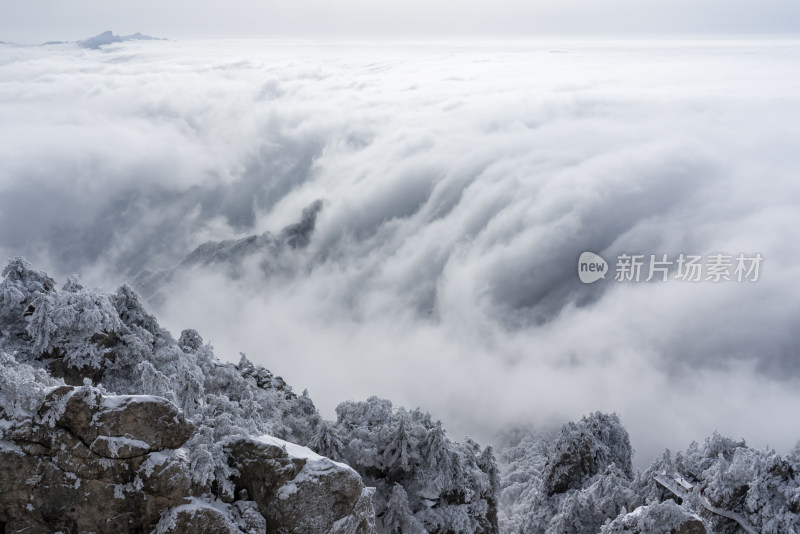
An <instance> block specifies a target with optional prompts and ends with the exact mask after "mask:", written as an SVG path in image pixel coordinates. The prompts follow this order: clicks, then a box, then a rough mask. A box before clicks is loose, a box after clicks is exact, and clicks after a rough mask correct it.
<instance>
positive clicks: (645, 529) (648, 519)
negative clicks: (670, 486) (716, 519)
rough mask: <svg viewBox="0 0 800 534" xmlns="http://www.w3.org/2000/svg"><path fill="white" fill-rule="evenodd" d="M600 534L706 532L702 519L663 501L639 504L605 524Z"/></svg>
mask: <svg viewBox="0 0 800 534" xmlns="http://www.w3.org/2000/svg"><path fill="white" fill-rule="evenodd" d="M600 532H601V534H706V532H707V530H706V527H705V525H704V524H703V521H702V520H701V519H700V517H698V516H697V515H695V514H693V513H691V512H689V511H688V510H686V509H685V508H683V507H681V506H679V505H677V504H675V502H673V501H664V502H661V503H657V504H653V505H650V506H640V507H639V508H637V509H636V510H634V511H633V512H631V513H629V514H626V515H624V516H620V517H618V518H616V519H615V520H614V521H612V522H611V523H609V524H608V525H605V526H604V527H603V529H602V530H601V531H600Z"/></svg>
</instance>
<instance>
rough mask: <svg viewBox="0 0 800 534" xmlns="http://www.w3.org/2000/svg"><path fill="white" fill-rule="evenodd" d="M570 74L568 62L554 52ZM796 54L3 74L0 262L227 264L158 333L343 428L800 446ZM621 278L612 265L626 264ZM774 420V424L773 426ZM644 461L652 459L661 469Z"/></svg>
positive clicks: (91, 268) (650, 52)
mask: <svg viewBox="0 0 800 534" xmlns="http://www.w3.org/2000/svg"><path fill="white" fill-rule="evenodd" d="M556 52H560V53H556ZM798 53H800V46H798V45H797V43H790V42H778V41H772V42H770V41H764V42H740V43H730V42H727V43H721V42H705V43H704V42H672V43H658V42H628V43H613V42H603V43H588V42H584V43H579V42H568V43H542V42H524V43H487V44H484V45H482V46H478V45H474V44H472V45H467V44H457V43H448V44H433V43H428V44H422V43H404V44H391V43H383V44H374V43H373V44H372V45H370V46H369V47H364V46H362V45H359V44H357V43H350V44H347V43H330V44H327V45H324V44H314V43H308V42H297V43H289V42H269V41H247V42H243V41H238V42H235V41H221V42H195V43H176V42H170V43H162V42H159V43H149V42H143V43H125V44H124V45H114V46H109V47H106V48H104V49H102V50H98V51H95V50H91V51H86V50H79V49H78V48H77V47H75V46H72V45H58V46H49V47H44V48H25V47H15V48H12V49H0V64H2V65H3V68H2V70H1V71H0V119H2V121H0V123H2V124H3V127H2V128H0V136H1V139H2V143H0V162H2V165H0V252H2V253H3V254H5V256H7V257H8V256H12V255H17V254H24V255H26V256H27V257H28V258H29V259H30V260H31V261H33V262H34V263H35V264H36V265H37V266H38V267H40V268H44V269H46V270H48V271H49V272H50V273H51V274H54V275H55V274H58V275H59V277H60V279H61V280H63V279H64V275H66V274H71V273H72V272H81V273H82V276H83V278H84V280H86V281H87V282H88V283H92V284H95V285H114V284H118V283H120V282H122V281H123V280H130V279H133V278H134V277H135V276H136V274H137V273H139V272H140V271H142V270H143V269H146V268H147V269H163V268H171V267H173V266H175V265H178V264H179V263H180V262H181V261H182V260H183V259H184V258H185V257H186V256H188V255H189V254H190V253H191V252H192V251H193V250H194V249H195V248H196V247H198V246H199V245H201V244H203V243H206V242H208V241H222V240H230V239H240V238H243V237H247V236H250V235H261V234H262V233H263V232H265V231H270V232H273V233H277V232H278V231H279V230H280V229H281V228H283V227H285V226H287V225H289V224H292V223H295V222H297V221H298V220H299V218H300V214H301V212H302V210H303V209H304V208H306V207H307V206H309V205H310V204H311V203H312V202H314V201H315V200H317V199H323V208H322V209H321V211H319V213H318V215H317V219H316V225H315V229H314V232H313V234H312V236H311V239H310V240H309V243H308V245H307V246H305V247H300V248H297V249H292V250H289V251H286V252H285V253H282V254H280V255H274V254H272V253H271V252H270V251H269V250H263V251H261V250H256V251H255V252H253V253H251V254H248V255H245V256H243V257H242V258H241V265H240V268H239V269H237V276H235V277H234V276H230V273H229V272H227V271H226V270H225V269H221V268H217V267H214V266H206V267H203V266H195V267H192V268H188V269H185V270H183V271H181V272H180V274H179V275H176V276H175V277H173V279H172V281H171V282H169V285H168V286H167V287H165V288H162V292H163V294H164V295H167V297H166V300H165V301H164V302H163V303H161V304H159V305H158V309H156V310H155V311H156V312H157V313H158V314H159V315H160V317H161V318H163V322H164V324H166V325H168V326H169V327H170V328H172V329H173V330H179V329H181V328H187V327H192V328H196V329H198V330H199V331H200V332H201V333H202V334H203V335H204V337H206V338H207V339H210V340H211V342H212V343H213V344H214V345H215V346H216V347H217V352H218V353H219V354H221V355H228V356H229V357H230V358H232V359H233V358H237V359H238V351H240V350H241V351H244V352H247V354H248V357H250V358H251V359H253V360H254V361H255V360H258V361H259V362H260V363H263V364H265V365H267V366H268V367H270V368H272V369H273V370H275V371H277V372H278V373H280V374H283V375H284V376H285V377H286V378H287V380H289V382H290V383H293V384H297V385H298V386H301V385H304V384H307V385H308V387H309V390H310V392H311V394H312V396H313V397H314V399H315V400H316V401H317V402H318V404H319V405H320V407H321V409H322V410H323V413H327V414H328V415H329V416H330V415H332V411H333V407H334V406H335V404H336V403H337V402H338V401H341V400H344V399H345V398H363V397H366V396H368V395H370V394H378V395H380V396H385V397H389V398H392V399H393V400H395V401H396V402H397V403H398V404H406V405H409V406H422V407H424V408H425V409H428V410H431V411H432V412H433V413H434V415H435V416H436V417H441V418H442V419H444V420H445V421H446V422H447V423H448V426H449V427H450V428H453V429H455V430H456V432H469V433H474V434H478V435H479V436H480V437H483V436H490V435H491V434H492V433H494V432H496V431H499V430H502V428H504V427H505V426H506V425H509V424H514V423H522V422H528V421H536V422H542V421H548V420H551V419H559V420H560V419H566V418H575V417H577V416H579V415H580V414H582V413H585V412H588V411H592V410H609V411H617V412H618V413H619V414H620V416H621V418H622V420H623V422H624V423H625V424H626V426H627V427H628V428H629V430H630V432H631V436H632V441H633V444H634V447H636V448H637V449H638V450H639V451H640V453H643V454H645V455H646V456H647V457H649V456H650V455H651V453H653V452H655V451H657V450H658V449H660V448H661V447H663V446H673V447H678V446H683V445H685V443H686V442H687V441H688V440H690V439H694V438H698V439H699V438H701V437H703V436H705V435H707V434H709V433H710V432H711V431H712V430H714V429H715V428H716V429H718V430H719V431H720V432H723V433H730V434H733V435H735V436H737V437H738V436H739V435H743V436H744V437H746V438H748V439H749V440H750V441H752V442H753V443H754V444H756V445H761V444H762V443H761V442H760V441H763V443H767V442H768V443H769V444H771V445H773V446H778V447H783V448H788V446H790V445H791V444H793V443H794V442H796V441H797V439H799V438H800V436H798V435H794V434H792V432H793V429H791V428H784V427H785V426H786V425H782V424H780V423H779V422H780V421H781V420H782V419H783V418H788V417H792V416H793V414H795V413H796V411H797V409H798V407H800V394H798V393H797V391H796V390H797V388H795V387H793V384H794V383H795V381H796V380H798V378H800V365H799V364H798V361H800V360H798V358H797V353H798V345H799V342H798V338H797V335H796V327H795V324H794V323H795V319H794V318H795V317H797V316H798V312H799V311H800V309H799V308H800V299H798V297H800V295H798V293H799V292H800V291H799V290H798V284H797V280H798V276H799V275H800V273H798V268H797V265H800V263H798V262H799V260H800V257H798V253H797V252H796V250H794V248H793V247H792V243H793V242H794V239H793V238H794V235H795V230H794V228H796V227H797V225H798V223H800V210H798V204H799V203H800V185H798V183H797V180H796V171H797V169H798V168H800V155H798V154H797V151H796V146H798V141H800V126H798V124H799V123H798V121H797V120H796V118H797V117H800V99H798V97H797V96H796V95H798V94H800V91H798V85H800V78H798V77H796V76H795V77H794V78H792V77H789V78H788V79H787V75H786V72H787V70H786V69H787V66H788V65H789V64H790V63H792V62H794V61H796V58H797V55H798ZM585 250H591V251H594V252H597V253H599V254H601V255H603V256H604V257H605V258H607V259H609V260H610V261H611V260H613V259H614V258H616V257H617V255H618V254H620V253H625V252H627V253H642V254H650V253H653V254H661V253H669V254H670V255H677V254H679V253H697V254H704V255H706V254H712V253H717V252H728V253H731V254H736V253H739V252H744V253H748V254H751V253H760V254H762V255H763V257H764V264H763V266H762V269H763V270H762V273H761V279H760V280H759V281H758V282H756V283H746V282H744V283H736V282H730V283H719V284H714V283H711V282H699V283H683V282H679V281H674V280H672V281H669V282H666V283H638V284H636V283H628V284H625V283H617V282H614V281H613V280H611V278H612V277H610V276H609V277H608V278H607V279H606V280H604V281H601V282H598V283H597V284H594V285H591V286H585V285H582V284H581V283H580V282H579V280H578V278H577V276H576V269H577V258H578V256H579V254H580V253H581V252H583V251H585ZM612 267H613V265H612ZM765 414H769V416H768V417H766V416H765ZM646 459H647V458H645V460H646Z"/></svg>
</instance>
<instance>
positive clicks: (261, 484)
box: [226, 437, 375, 534]
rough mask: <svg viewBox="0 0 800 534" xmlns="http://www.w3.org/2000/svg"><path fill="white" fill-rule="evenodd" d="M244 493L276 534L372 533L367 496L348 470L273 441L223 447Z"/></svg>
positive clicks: (256, 440)
mask: <svg viewBox="0 0 800 534" xmlns="http://www.w3.org/2000/svg"><path fill="white" fill-rule="evenodd" d="M226 450H227V451H228V454H229V459H230V462H231V465H232V466H233V467H235V468H236V469H238V471H239V473H240V474H239V476H238V477H235V479H234V482H235V484H236V487H237V492H239V491H241V490H245V491H247V493H248V495H250V497H251V498H252V499H253V500H254V501H255V502H256V503H257V504H258V508H259V510H260V511H261V514H262V515H263V516H264V517H265V518H266V520H267V530H268V531H269V532H275V533H278V534H284V533H285V534H290V533H293V532H320V533H323V532H330V533H331V534H333V533H341V534H372V533H374V532H375V525H374V514H373V513H372V503H371V491H370V490H369V489H367V488H365V487H364V485H363V483H362V482H361V477H360V476H359V475H358V474H357V473H356V472H355V471H354V470H353V469H351V468H350V467H348V466H346V465H344V464H340V463H337V462H334V461H332V460H330V459H328V458H324V457H322V456H319V455H317V454H315V453H314V452H312V451H311V450H309V449H307V448H305V447H300V446H298V445H294V444H292V443H287V442H284V441H281V440H279V439H276V438H271V437H263V438H235V439H232V440H230V441H229V443H228V444H227V446H226Z"/></svg>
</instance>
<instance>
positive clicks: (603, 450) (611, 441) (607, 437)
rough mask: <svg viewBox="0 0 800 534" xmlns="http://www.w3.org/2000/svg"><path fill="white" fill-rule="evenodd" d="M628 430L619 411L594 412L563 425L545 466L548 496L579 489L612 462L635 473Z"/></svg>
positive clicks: (621, 468) (621, 469)
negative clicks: (618, 414) (613, 412)
mask: <svg viewBox="0 0 800 534" xmlns="http://www.w3.org/2000/svg"><path fill="white" fill-rule="evenodd" d="M632 454H633V450H632V449H631V445H630V441H629V438H628V432H627V431H626V430H625V427H623V426H622V424H621V423H620V422H619V418H618V417H617V416H616V415H613V414H611V415H609V414H603V413H600V412H596V413H593V414H591V415H589V416H588V417H584V418H583V419H582V420H580V421H578V422H575V423H567V424H566V425H564V427H563V428H562V429H561V435H560V436H559V438H558V440H557V441H556V444H555V447H554V450H553V452H552V454H551V455H550V456H549V458H548V460H547V465H546V466H545V470H544V486H545V490H546V492H547V495H548V496H552V495H556V494H560V493H564V492H566V491H568V490H570V489H579V488H581V487H582V485H583V483H584V481H586V480H588V479H589V478H591V477H593V476H594V475H596V474H597V473H600V472H602V471H604V470H605V469H606V467H608V466H610V465H612V464H613V465H614V466H615V467H616V469H618V470H620V471H622V472H623V473H624V474H625V475H627V476H629V477H630V476H631V475H632V474H633V466H632V463H631V456H632Z"/></svg>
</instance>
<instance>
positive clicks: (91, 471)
mask: <svg viewBox="0 0 800 534" xmlns="http://www.w3.org/2000/svg"><path fill="white" fill-rule="evenodd" d="M0 422H2V423H3V427H4V428H3V436H4V438H5V440H4V441H3V442H2V446H0V523H2V524H3V525H4V527H5V528H6V531H7V532H8V531H10V532H16V531H24V529H30V531H31V532H56V531H59V530H61V531H67V530H68V531H71V532H91V531H94V532H96V533H98V534H100V533H105V532H108V533H112V532H150V531H151V530H152V529H153V528H154V527H155V525H156V524H157V523H158V521H159V520H160V517H161V514H162V512H163V511H164V510H167V509H169V508H171V507H174V506H177V505H179V504H181V503H182V502H184V500H185V497H186V496H188V495H191V494H192V493H193V491H194V490H195V489H198V490H199V488H192V485H191V483H190V480H191V478H190V477H188V476H186V474H187V473H188V472H189V467H190V466H189V465H188V463H187V462H186V460H185V459H184V458H183V457H182V456H181V455H180V454H178V453H177V452H176V451H175V450H174V449H176V448H178V447H180V446H181V445H183V443H184V442H185V441H186V440H187V439H189V437H190V436H191V434H192V430H193V426H192V424H191V423H189V422H187V421H186V420H185V419H184V418H183V415H182V414H181V412H180V410H178V408H176V407H175V406H174V405H173V404H171V403H170V402H169V401H167V400H166V399H163V398H159V397H138V396H103V395H101V394H100V393H99V391H98V390H96V389H94V388H91V387H81V388H75V387H71V386H61V387H58V388H55V389H53V390H52V391H50V392H49V393H48V394H47V396H46V398H45V401H44V403H43V404H42V406H41V408H40V410H39V414H38V416H36V417H30V418H24V419H21V420H20V419H16V420H13V421H12V420H10V419H3V420H0Z"/></svg>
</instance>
